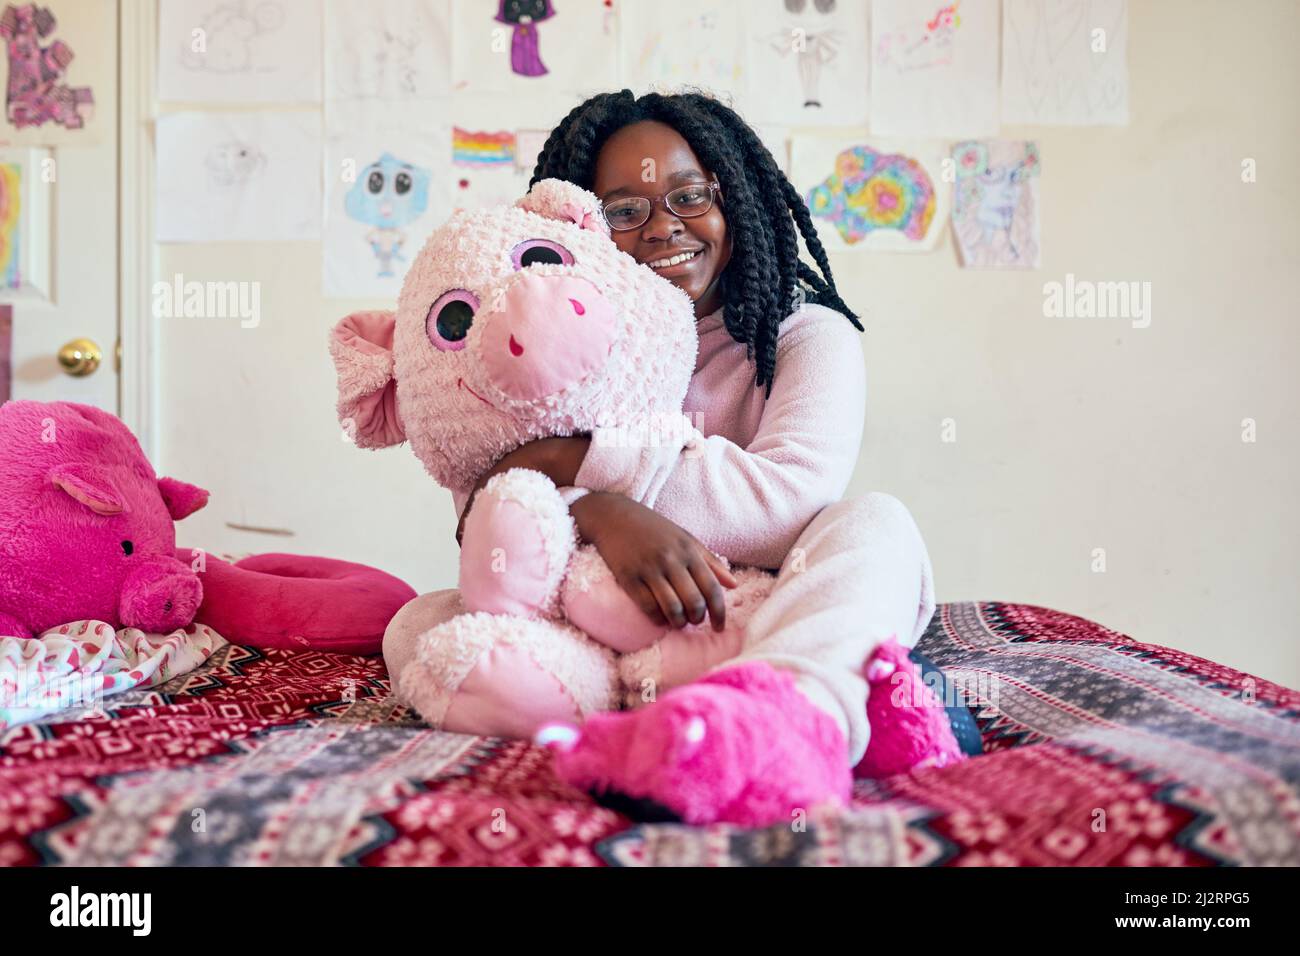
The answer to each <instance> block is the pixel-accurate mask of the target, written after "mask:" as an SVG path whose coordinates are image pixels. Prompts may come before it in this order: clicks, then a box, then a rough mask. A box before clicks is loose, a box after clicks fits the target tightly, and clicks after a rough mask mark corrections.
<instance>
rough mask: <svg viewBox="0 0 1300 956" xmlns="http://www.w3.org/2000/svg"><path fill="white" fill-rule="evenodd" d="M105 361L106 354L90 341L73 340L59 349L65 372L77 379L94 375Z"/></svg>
mask: <svg viewBox="0 0 1300 956" xmlns="http://www.w3.org/2000/svg"><path fill="white" fill-rule="evenodd" d="M103 360H104V353H103V352H102V351H100V348H99V346H98V345H96V344H95V343H94V342H92V341H91V340H90V339H73V340H72V341H71V342H69V343H68V344H67V345H65V346H63V348H61V349H59V365H61V366H62V367H63V371H64V372H66V373H67V374H69V375H73V376H76V377H77V378H80V377H81V376H83V375H90V374H91V373H93V372H94V371H95V369H97V368H99V363H100V362H102V361H103Z"/></svg>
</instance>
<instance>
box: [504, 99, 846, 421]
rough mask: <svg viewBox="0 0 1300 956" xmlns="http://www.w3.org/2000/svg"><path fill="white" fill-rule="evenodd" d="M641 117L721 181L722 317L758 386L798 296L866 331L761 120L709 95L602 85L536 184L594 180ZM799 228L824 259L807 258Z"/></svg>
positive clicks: (548, 149) (561, 134)
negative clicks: (604, 152) (608, 148)
mask: <svg viewBox="0 0 1300 956" xmlns="http://www.w3.org/2000/svg"><path fill="white" fill-rule="evenodd" d="M643 120H658V121H659V122H661V123H666V124H667V125H669V126H671V127H672V128H673V129H675V130H676V131H677V132H678V133H680V134H681V136H682V138H683V139H685V140H686V142H687V143H688V144H690V147H691V149H692V150H694V151H695V155H696V156H698V157H699V158H700V162H701V163H703V164H704V166H705V167H706V168H707V169H709V170H711V171H712V173H713V174H714V176H716V177H717V179H718V183H719V184H720V185H721V187H722V197H723V199H722V203H723V212H724V214H725V216H726V220H727V230H728V232H729V233H730V235H731V259H730V261H729V262H728V263H727V267H726V269H724V270H723V273H722V277H721V290H722V302H723V313H722V318H723V323H724V324H725V325H726V328H727V331H728V332H729V333H730V334H731V337H732V338H733V339H735V340H736V341H737V342H740V343H742V344H743V345H744V346H745V350H746V353H747V354H748V356H749V357H750V358H751V359H753V361H754V363H755V365H756V366H757V369H758V370H757V373H756V375H755V385H756V386H758V387H760V388H763V387H766V393H767V394H769V395H770V394H771V392H772V378H773V376H774V374H775V372H776V342H777V335H778V330H779V327H780V324H781V321H782V320H783V319H784V318H785V317H786V316H787V315H789V314H790V313H791V312H793V311H794V310H795V308H796V307H797V305H798V303H799V301H801V300H802V301H806V302H811V303H814V304H816V305H824V306H827V307H828V308H832V309H834V310H836V311H837V312H840V313H843V315H844V316H845V317H846V318H848V320H849V321H850V322H852V323H853V325H854V327H856V328H857V329H858V330H859V331H861V329H862V323H860V322H859V321H858V317H857V316H856V315H855V314H854V313H853V311H852V310H851V309H849V307H848V306H847V305H845V303H844V300H843V299H841V298H840V295H839V292H838V290H836V288H835V278H834V276H832V275H831V267H830V262H829V261H828V260H827V258H826V250H825V248H823V246H822V244H821V240H819V239H818V238H817V231H816V229H814V227H813V222H812V215H811V214H810V213H809V212H808V207H807V205H806V204H805V203H804V201H803V197H801V196H800V195H799V191H798V190H797V189H795V187H794V185H793V184H791V182H790V181H789V180H788V179H787V178H786V176H785V173H783V172H782V171H781V167H780V166H778V165H777V163H776V160H775V159H773V158H772V154H771V153H770V152H769V151H768V149H767V147H766V146H764V145H763V142H762V140H760V139H759V138H758V135H757V134H756V133H755V132H754V130H753V129H751V128H750V126H749V125H748V124H747V123H746V122H745V121H744V120H743V119H741V118H740V117H739V116H738V115H737V114H736V112H735V111H734V110H732V109H731V108H730V107H728V106H727V105H726V104H724V103H722V102H720V101H718V100H716V99H714V98H713V97H711V96H708V95H706V94H704V93H694V92H689V93H677V94H671V95H669V94H661V93H647V94H645V95H644V96H639V97H638V96H635V95H633V93H632V91H631V90H621V91H619V92H617V93H600V94H597V95H596V96H593V97H591V98H590V99H588V100H587V101H586V102H583V103H580V104H578V106H576V107H575V108H574V109H573V110H571V111H570V112H569V115H568V116H566V117H565V118H564V119H563V120H561V121H560V124H559V125H558V126H556V127H555V129H553V130H552V131H551V135H550V136H548V137H547V139H546V145H545V146H544V147H542V151H541V153H540V155H539V156H538V158H537V166H536V168H535V169H534V170H533V177H532V179H531V180H530V181H529V184H528V185H529V186H530V187H531V186H532V185H533V183H536V182H538V181H539V180H542V179H552V178H554V179H565V180H568V181H569V182H571V183H576V184H577V185H579V186H582V187H583V188H584V189H590V188H591V186H592V183H593V182H594V181H595V178H596V157H597V155H598V154H599V153H600V149H601V147H602V146H603V145H604V144H605V141H606V140H607V139H609V137H610V136H612V135H613V134H614V133H615V132H617V131H618V130H620V129H622V128H623V127H624V126H630V125H631V124H633V123H637V122H641V121H643ZM800 236H802V237H803V241H804V245H805V246H806V247H807V249H808V252H809V254H811V255H812V257H813V261H814V262H816V264H817V269H813V267H812V266H810V265H808V264H807V263H805V262H802V261H801V260H800V258H799V237H800Z"/></svg>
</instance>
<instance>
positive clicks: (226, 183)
mask: <svg viewBox="0 0 1300 956" xmlns="http://www.w3.org/2000/svg"><path fill="white" fill-rule="evenodd" d="M203 165H204V166H205V167H206V168H207V171H208V178H209V179H211V181H212V185H214V186H217V187H220V188H228V187H231V186H246V185H248V183H250V182H251V181H252V180H254V179H256V178H257V177H258V176H259V175H261V173H262V171H263V170H264V169H266V154H265V153H264V152H262V150H260V149H258V147H257V146H255V145H254V144H252V143H248V142H244V141H242V140H227V141H226V142H224V143H219V144H218V145H216V146H213V147H212V148H211V149H210V150H208V155H207V158H206V159H205V160H204V162H203Z"/></svg>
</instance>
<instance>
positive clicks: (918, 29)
mask: <svg viewBox="0 0 1300 956" xmlns="http://www.w3.org/2000/svg"><path fill="white" fill-rule="evenodd" d="M1000 27H1001V20H1000V18H999V16H998V0H875V2H874V3H873V5H872V7H871V36H872V39H871V97H872V98H871V129H872V132H874V133H884V134H888V135H895V136H953V137H963V138H969V137H975V136H989V135H993V134H996V132H997V129H998V42H999V35H998V34H999V29H1000Z"/></svg>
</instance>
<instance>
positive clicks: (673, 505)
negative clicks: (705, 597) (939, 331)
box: [575, 305, 866, 568]
mask: <svg viewBox="0 0 1300 956" xmlns="http://www.w3.org/2000/svg"><path fill="white" fill-rule="evenodd" d="M696 330H697V332H698V334H699V339H700V342H699V352H698V354H697V357H696V362H695V374H694V375H693V376H692V378H691V384H690V388H689V390H688V391H687V394H686V402H685V410H686V413H687V415H688V416H689V418H690V420H691V423H692V424H693V426H694V428H695V429H696V430H697V432H698V433H697V434H691V433H690V432H689V431H688V430H686V429H681V430H679V431H680V432H681V437H680V439H679V440H673V441H659V442H641V443H630V442H627V441H625V440H624V441H618V440H609V438H608V437H607V436H605V435H602V434H601V433H600V430H598V431H597V433H596V434H594V435H593V436H592V442H591V446H590V448H589V450H588V451H587V455H586V458H585V459H584V460H583V463H582V467H581V469H580V470H579V471H578V475H577V479H576V481H575V485H576V486H578V487H579V488H587V489H590V490H592V491H611V492H619V493H621V494H624V495H627V496H628V497H630V498H633V499H635V500H636V501H639V502H641V503H642V504H644V505H646V506H648V507H651V508H653V509H654V510H655V511H657V512H658V513H659V514H661V515H663V516H664V517H665V518H668V519H669V520H671V521H673V522H675V523H676V524H677V525H679V526H680V527H682V528H684V529H686V530H687V531H689V532H690V533H691V534H693V535H694V536H695V537H696V538H698V539H699V540H700V542H701V543H702V544H704V545H705V547H707V548H710V549H711V550H713V551H715V552H717V553H718V554H721V555H723V556H724V557H726V558H728V559H729V560H731V561H733V562H736V563H738V564H748V565H754V566H757V567H763V568H776V567H779V566H780V564H781V562H782V561H783V560H784V559H785V556H786V554H788V553H789V551H790V549H791V548H793V547H794V544H795V541H796V540H797V539H798V537H799V535H800V533H801V532H802V531H803V529H804V528H805V527H806V526H807V525H808V523H809V522H810V521H812V519H813V518H814V517H815V516H816V515H817V513H818V512H819V511H821V509H822V508H824V507H826V506H827V505H829V504H832V503H834V502H836V501H838V500H839V499H840V498H841V497H842V496H843V495H844V492H845V490H846V489H847V488H848V485H849V479H850V478H851V477H852V475H853V469H854V467H855V466H856V465H857V461H858V454H859V451H860V448H861V443H862V428H863V423H864V421H865V416H866V369H865V366H864V364H863V361H862V347H861V344H860V342H859V335H860V333H859V332H858V330H857V329H855V328H854V327H853V325H852V323H850V322H849V320H848V319H847V318H845V317H844V316H843V315H842V314H840V313H839V312H836V311H834V310H833V309H829V308H826V307H824V306H820V305H804V306H803V307H802V308H801V309H800V310H799V311H797V312H795V313H794V314H792V315H790V316H789V317H788V318H786V320H785V321H784V322H782V323H781V327H780V333H779V337H778V340H777V356H776V375H775V378H774V381H773V384H772V394H771V396H770V397H769V398H767V400H766V401H765V400H764V397H763V393H764V389H761V388H757V387H755V385H754V374H755V369H754V364H753V362H751V361H749V360H748V359H747V358H746V355H745V346H744V345H742V344H740V343H738V342H736V341H735V340H734V339H732V338H731V336H730V335H729V334H728V333H727V330H726V327H725V326H724V325H723V323H722V311H721V310H719V311H717V312H715V313H714V314H712V315H709V316H706V317H704V318H702V319H698V320H696Z"/></svg>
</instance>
